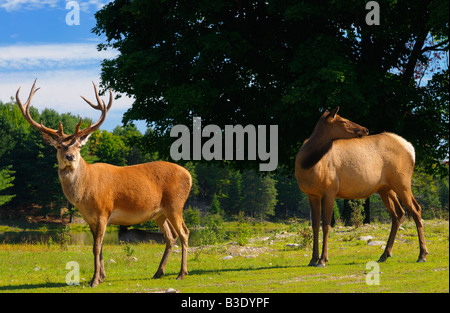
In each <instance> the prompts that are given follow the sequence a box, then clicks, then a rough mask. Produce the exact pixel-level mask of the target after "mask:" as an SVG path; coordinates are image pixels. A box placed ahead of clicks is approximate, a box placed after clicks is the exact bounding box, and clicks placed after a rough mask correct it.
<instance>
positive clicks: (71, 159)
mask: <svg viewBox="0 0 450 313" xmlns="http://www.w3.org/2000/svg"><path fill="white" fill-rule="evenodd" d="M74 159H75V156H74V155H73V154H66V160H67V161H73V160H74Z"/></svg>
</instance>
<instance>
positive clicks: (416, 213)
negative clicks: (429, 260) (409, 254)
mask: <svg viewBox="0 0 450 313" xmlns="http://www.w3.org/2000/svg"><path fill="white" fill-rule="evenodd" d="M395 191H396V193H397V195H398V197H399V198H400V200H401V201H402V203H403V205H404V206H405V207H406V209H407V210H408V213H409V214H410V215H411V216H412V217H413V219H414V222H415V223H416V228H417V234H418V235H419V247H420V253H419V258H418V259H417V262H425V260H426V256H427V254H428V249H427V246H426V244H425V235H424V231H423V222H422V208H421V207H420V205H419V204H418V203H417V201H416V199H414V196H413V194H412V191H411V188H399V190H395Z"/></svg>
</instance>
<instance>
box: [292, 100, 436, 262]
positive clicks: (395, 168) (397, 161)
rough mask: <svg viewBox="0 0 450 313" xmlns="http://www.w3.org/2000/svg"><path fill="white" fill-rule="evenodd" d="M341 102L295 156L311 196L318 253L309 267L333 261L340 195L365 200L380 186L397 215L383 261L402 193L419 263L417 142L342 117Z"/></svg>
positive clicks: (422, 253)
mask: <svg viewBox="0 0 450 313" xmlns="http://www.w3.org/2000/svg"><path fill="white" fill-rule="evenodd" d="M338 110H339V107H337V108H336V109H334V110H332V111H331V112H328V110H327V111H326V112H325V113H324V114H323V115H322V117H321V118H320V120H319V122H318V123H317V125H316V127H315V128H314V131H313V133H312V134H311V137H309V138H308V139H307V140H306V141H305V142H304V144H303V145H302V147H301V148H300V150H299V152H298V154H297V158H296V160H295V177H296V179H297V183H298V186H299V187H300V189H301V190H302V191H303V192H304V193H306V194H307V195H308V198H309V203H310V206H311V217H312V228H313V235H314V241H313V254H312V259H311V261H310V263H309V266H318V267H323V266H325V263H326V262H327V261H328V232H329V231H330V224H331V218H332V215H333V204H334V199H335V198H336V197H338V198H341V199H363V198H367V197H369V196H370V195H372V194H373V193H374V192H377V191H378V194H379V195H380V197H381V199H382V200H383V203H384V205H385V206H386V208H387V209H388V211H389V214H390V215H391V218H392V228H391V233H390V235H389V239H388V242H387V245H386V249H385V250H384V253H383V254H382V255H381V257H380V259H379V260H378V262H384V261H386V259H387V258H388V257H390V256H391V252H392V246H393V245H394V240H395V235H396V234H397V231H398V228H399V227H400V224H401V222H402V218H403V215H404V214H405V212H404V211H403V209H402V207H401V205H400V202H399V201H398V199H397V196H398V197H399V198H400V200H401V201H402V203H403V204H404V205H405V207H406V208H407V209H408V212H409V213H410V214H411V216H412V217H413V218H414V221H415V223H416V226H417V232H418V234H419V245H420V254H419V259H418V262H424V261H425V257H426V255H427V254H428V251H427V248H426V245H425V239H424V232H423V224H422V218H421V208H420V206H419V204H418V203H417V202H416V200H415V199H414V196H413V194H412V192H411V177H412V174H413V170H414V162H415V153H414V148H413V146H412V145H411V144H410V143H409V142H407V141H406V140H405V139H403V138H402V137H400V136H397V135H395V134H392V133H382V134H378V135H371V136H368V134H369V131H368V130H367V128H365V127H362V126H360V125H358V124H356V123H353V122H351V121H349V120H347V119H345V118H342V117H340V116H339V115H338V114H337V112H338ZM321 211H322V231H323V247H322V255H321V256H320V258H319V227H320V218H321Z"/></svg>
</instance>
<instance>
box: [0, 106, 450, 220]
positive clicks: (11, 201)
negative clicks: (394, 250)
mask: <svg viewBox="0 0 450 313" xmlns="http://www.w3.org/2000/svg"><path fill="white" fill-rule="evenodd" d="M31 116H32V117H33V118H34V119H35V120H38V121H39V120H42V121H43V123H44V124H45V125H46V126H48V127H51V128H57V126H58V123H59V121H62V123H63V125H64V130H67V131H66V132H67V133H70V132H73V131H74V129H75V125H76V124H77V122H78V121H79V119H80V117H79V116H74V115H72V114H70V113H65V114H58V113H57V112H56V111H54V110H51V109H44V110H43V111H42V112H38V110H36V109H35V108H31ZM89 122H90V120H89V119H83V124H82V127H86V126H87V125H88V124H89ZM147 132H151V130H150V129H149V130H148V131H147ZM143 136H144V134H141V133H140V132H139V131H138V130H137V128H136V127H135V126H133V125H127V126H126V127H121V126H117V127H116V128H115V129H114V130H113V132H108V131H106V130H103V131H98V130H97V131H95V132H94V133H93V135H92V136H91V138H90V140H89V142H88V144H86V145H85V146H84V147H83V148H82V150H81V154H82V156H83V158H84V159H85V160H86V161H87V162H89V163H93V162H106V163H110V164H114V165H118V166H125V165H133V164H138V163H143V162H150V161H153V160H157V159H159V156H158V151H152V150H151V149H149V148H148V146H146V147H145V149H144V147H143V146H142V142H143V141H142V140H141V139H142V138H143ZM0 140H1V145H0V206H2V208H3V209H2V210H0V218H1V219H7V218H17V214H19V212H25V213H24V214H25V215H29V214H28V213H30V214H31V212H33V214H39V215H41V216H46V215H49V214H50V215H59V212H60V210H61V208H68V209H69V210H72V211H73V210H74V208H72V207H71V205H70V204H69V203H68V201H67V200H66V199H65V197H64V195H63V192H62V190H61V186H60V183H59V178H58V173H57V160H56V153H55V151H54V148H53V147H51V146H47V145H45V144H44V142H43V140H42V138H41V136H40V134H39V132H37V131H36V130H34V129H33V128H31V127H30V126H29V124H28V123H27V122H26V121H25V119H24V118H23V117H22V114H21V112H20V110H19V109H18V107H17V106H16V105H15V104H14V103H13V102H11V103H0ZM169 161H170V160H169ZM184 165H185V166H186V168H188V170H189V171H190V172H191V174H192V177H193V188H192V191H191V195H190V197H189V199H188V202H187V204H186V212H185V215H186V218H187V219H190V222H191V224H192V223H193V224H195V223H196V221H197V220H199V219H200V218H201V216H204V215H212V216H219V217H220V218H227V219H241V218H243V217H251V218H256V219H288V218H292V217H301V218H308V217H309V202H308V199H307V197H306V195H304V194H303V193H301V192H300V190H299V189H298V187H297V183H296V181H295V178H294V177H293V173H291V174H289V173H285V172H283V173H277V171H274V172H271V173H265V174H262V173H257V172H255V171H252V170H243V171H241V170H236V169H234V168H232V167H230V166H226V164H224V166H220V165H218V164H217V163H215V164H210V163H187V164H184ZM448 189H449V182H448V177H446V178H443V179H442V178H439V179H438V178H433V177H432V176H430V175H428V174H425V173H423V172H422V171H420V169H417V170H416V174H415V176H414V179H413V192H414V194H415V195H416V198H417V200H418V201H419V202H420V204H421V205H422V207H423V209H424V214H423V216H424V218H432V217H442V216H448V201H449V191H448ZM370 203H371V218H372V219H385V218H386V219H387V218H389V215H388V213H387V210H386V209H385V208H384V206H383V204H382V202H381V200H380V199H379V198H378V196H376V195H375V196H372V198H371V201H370ZM343 206H344V205H343V201H341V200H337V203H336V205H335V217H336V218H339V216H340V213H342V210H343Z"/></svg>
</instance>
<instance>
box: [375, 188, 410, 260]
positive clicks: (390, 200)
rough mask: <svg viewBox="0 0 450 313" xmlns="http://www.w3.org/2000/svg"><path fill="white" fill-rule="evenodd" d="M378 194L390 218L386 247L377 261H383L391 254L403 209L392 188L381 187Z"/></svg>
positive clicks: (403, 212) (403, 213)
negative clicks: (390, 224)
mask: <svg viewBox="0 0 450 313" xmlns="http://www.w3.org/2000/svg"><path fill="white" fill-rule="evenodd" d="M378 194H379V195H380V197H381V200H383V203H384V205H385V206H386V208H387V209H388V211H389V215H390V216H391V219H392V226H391V232H390V234H389V239H388V242H387V244H386V248H385V250H384V252H383V254H382V255H381V257H380V259H379V260H378V262H384V261H386V260H387V258H389V257H390V256H391V255H392V247H393V246H394V241H395V236H396V235H397V231H398V229H399V227H400V225H401V223H402V220H403V216H404V215H405V211H404V210H403V208H402V206H401V205H400V202H399V201H398V199H397V195H396V194H395V192H394V191H393V190H392V189H389V188H383V189H380V190H378Z"/></svg>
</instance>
